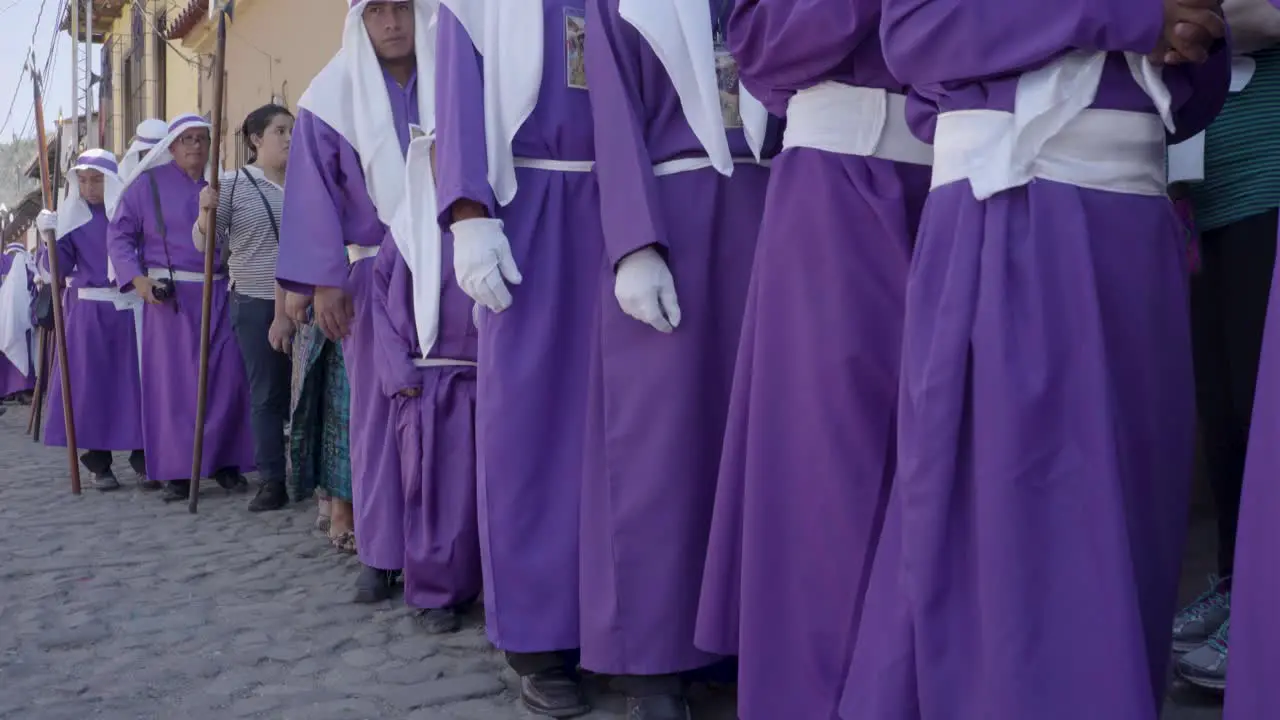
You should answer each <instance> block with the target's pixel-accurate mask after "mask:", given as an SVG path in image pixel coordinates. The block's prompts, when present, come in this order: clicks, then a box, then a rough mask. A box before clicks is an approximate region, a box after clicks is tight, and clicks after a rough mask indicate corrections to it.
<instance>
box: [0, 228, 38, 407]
mask: <svg viewBox="0 0 1280 720" xmlns="http://www.w3.org/2000/svg"><path fill="white" fill-rule="evenodd" d="M13 258H14V256H13V255H10V254H8V253H4V254H3V255H0V282H3V281H4V279H5V277H6V276H8V274H9V270H10V269H11V268H12V267H13ZM27 287H28V288H30V287H32V285H31V273H30V272H29V271H28V272H27ZM27 337H28V338H30V337H31V333H30V332H29V333H27ZM27 345H28V347H31V345H32V343H30V342H28V343H27ZM35 361H36V358H35V354H34V352H33V353H32V355H31V357H30V358H29V359H28V363H27V364H28V370H27V374H26V375H23V374H22V371H21V370H19V369H18V366H17V365H14V364H13V363H12V362H11V361H10V360H9V358H8V357H7V356H5V355H0V398H6V397H9V396H10V395H15V394H17V393H20V392H29V391H31V390H33V389H35V386H36V373H35Z"/></svg>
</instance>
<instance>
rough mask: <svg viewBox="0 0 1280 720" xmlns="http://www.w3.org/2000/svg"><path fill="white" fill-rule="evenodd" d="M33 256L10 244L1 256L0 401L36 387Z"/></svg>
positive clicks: (23, 393) (19, 244)
mask: <svg viewBox="0 0 1280 720" xmlns="http://www.w3.org/2000/svg"><path fill="white" fill-rule="evenodd" d="M29 258H30V254H29V253H28V252H27V248H26V246H24V245H23V244H22V243H10V244H9V245H6V246H5V248H4V253H3V254H0V283H2V284H0V399H5V398H9V397H12V396H15V395H18V396H25V395H26V394H27V393H30V392H31V391H32V390H33V389H35V386H36V373H35V361H36V358H35V357H34V356H33V355H32V353H31V335H32V332H31V301H32V296H33V294H34V293H33V291H34V287H33V285H32V280H33V273H32V271H31V267H30V260H29Z"/></svg>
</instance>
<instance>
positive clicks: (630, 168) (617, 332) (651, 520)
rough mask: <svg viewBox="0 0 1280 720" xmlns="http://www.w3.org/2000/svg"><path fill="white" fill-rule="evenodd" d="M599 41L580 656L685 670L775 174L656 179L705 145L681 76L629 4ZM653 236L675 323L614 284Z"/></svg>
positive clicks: (612, 5) (735, 137) (594, 52)
mask: <svg viewBox="0 0 1280 720" xmlns="http://www.w3.org/2000/svg"><path fill="white" fill-rule="evenodd" d="M719 7H727V5H725V4H724V3H721V2H718V0H716V1H713V2H710V3H709V9H708V12H712V10H711V8H719ZM587 37H588V40H587V44H586V46H587V50H586V56H587V80H588V83H589V84H590V86H591V100H592V112H593V115H594V118H595V129H596V156H597V160H598V165H597V174H598V175H599V178H600V200H601V216H602V218H603V222H604V228H605V239H606V244H605V247H606V253H607V255H608V260H609V262H608V266H607V267H605V268H604V269H603V270H604V271H603V273H602V274H603V276H602V277H601V280H600V293H601V301H602V307H601V310H600V315H599V318H600V319H599V345H598V349H597V354H596V357H595V362H594V365H593V367H592V393H591V416H590V423H589V424H588V430H589V432H588V436H587V472H586V476H585V478H584V482H583V498H582V581H581V582H582V628H583V629H582V633H583V637H582V665H583V667H585V668H587V669H589V670H593V671H596V672H603V673H613V674H620V675H655V674H663V673H673V672H680V671H684V670H691V669H694V668H697V667H700V666H703V665H707V664H709V663H710V662H713V661H714V660H715V659H716V656H715V655H714V654H711V653H706V652H703V651H702V650H699V649H698V648H696V647H694V624H695V620H696V617H697V614H698V595H699V590H700V587H701V585H702V571H703V565H704V560H705V558H706V549H707V542H708V535H709V532H710V526H711V514H712V507H713V503H714V499H715V487H716V475H717V472H718V468H719V459H720V449H721V443H722V441H723V436H724V431H725V421H726V415H727V413H728V408H729V390H730V384H731V381H732V378H733V361H734V356H735V353H736V351H737V347H738V334H739V328H740V327H741V322H742V315H743V308H744V305H745V302H746V297H747V285H748V282H749V279H750V272H751V263H752V258H753V257H754V253H755V246H756V236H757V234H758V232H759V228H760V220H761V214H762V212H763V208H764V201H765V191H766V188H767V185H768V181H769V171H768V170H767V169H765V168H763V167H759V166H757V165H749V164H740V165H737V166H736V167H735V168H734V173H733V177H732V178H726V177H724V176H722V175H720V174H719V173H717V172H716V171H715V170H713V169H710V168H707V169H703V170H695V171H693V172H686V173H679V174H675V175H669V176H666V177H662V178H657V177H655V174H654V170H653V166H654V165H655V164H658V163H661V162H665V161H668V160H671V159H674V158H680V157H693V156H703V157H705V155H706V153H705V151H704V150H703V148H702V146H701V144H700V143H699V142H698V141H697V139H696V138H695V137H694V135H693V131H692V130H691V129H690V128H689V125H688V123H687V122H686V121H685V119H684V114H683V112H682V110H681V106H680V100H679V98H678V97H677V95H676V92H675V88H674V87H673V86H672V84H671V81H670V79H669V78H668V76H667V73H666V70H665V69H664V68H663V67H662V63H661V62H660V61H659V60H658V57H657V55H655V54H654V52H653V50H652V49H651V48H650V46H649V44H648V43H647V42H646V41H645V40H644V39H643V38H641V37H640V34H639V33H638V32H637V31H636V30H635V28H634V27H632V26H631V25H630V24H629V23H627V22H626V21H624V20H623V19H622V18H621V17H620V16H619V15H618V0H589V2H588V9H587ZM728 138H729V149H730V151H731V152H732V153H733V156H734V157H736V158H750V157H751V150H750V149H749V147H748V145H747V142H746V138H745V136H744V134H743V132H742V130H740V129H731V130H729V131H728ZM654 245H657V246H660V247H661V248H662V249H663V251H664V252H665V254H666V257H667V262H668V264H669V266H670V268H671V272H672V274H673V276H674V277H675V286H676V293H677V294H678V296H679V301H680V308H681V311H682V314H683V319H682V321H681V325H680V327H679V329H677V330H676V331H675V332H674V333H673V334H670V335H665V334H662V333H659V332H657V331H656V330H654V329H652V328H650V327H649V326H647V325H644V324H642V323H640V322H638V321H636V320H634V319H632V318H630V317H629V316H627V315H626V314H624V313H623V312H622V309H621V308H620V307H619V306H618V302H617V300H616V299H615V298H614V293H613V271H612V270H613V268H614V267H616V265H617V263H618V262H620V261H621V260H622V259H623V258H624V257H626V256H627V255H628V254H630V253H632V252H634V251H636V250H639V249H641V248H645V247H648V246H654ZM719 649H720V648H717V650H719Z"/></svg>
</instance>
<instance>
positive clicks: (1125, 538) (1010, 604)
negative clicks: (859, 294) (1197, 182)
mask: <svg viewBox="0 0 1280 720" xmlns="http://www.w3.org/2000/svg"><path fill="white" fill-rule="evenodd" d="M882 12H883V17H882V20H881V28H880V37H881V39H882V42H883V43H884V54H885V59H886V60H887V63H888V67H889V70H890V71H891V72H892V73H893V74H894V76H895V77H897V78H898V80H899V81H901V82H904V83H907V84H909V85H910V87H911V88H912V93H913V96H912V98H911V99H912V103H913V104H912V105H910V106H909V111H908V113H909V114H908V116H909V118H910V119H911V121H912V127H913V130H914V131H915V132H916V135H917V136H919V137H920V138H921V139H922V140H928V141H932V143H933V150H934V166H933V180H932V186H933V187H932V190H931V192H930V194H929V198H928V201H927V203H926V205H925V209H924V213H923V216H922V219H921V224H920V230H919V233H918V235H917V238H916V246H915V255H914V258H913V264H912V266H911V272H910V278H909V282H908V285H907V301H906V319H905V323H904V326H903V337H904V343H903V361H902V380H901V390H900V401H899V422H898V468H897V474H896V476H895V478H894V485H893V488H892V491H891V497H890V500H889V505H888V508H887V511H886V518H885V527H884V531H883V533H882V535H881V538H880V544H879V548H878V551H877V556H876V559H875V563H874V566H873V569H872V575H871V579H870V585H869V589H868V592H867V595H866V600H865V604H864V607H863V613H862V617H861V622H860V628H859V631H858V636H857V643H856V646H855V648H854V649H853V656H852V660H851V663H850V667H849V671H848V674H847V683H846V688H845V696H844V698H843V701H842V706H841V713H842V715H841V716H842V717H843V718H844V719H845V720H940V719H945V720H1026V719H1027V718H1035V719H1036V720H1079V719H1080V718H1089V720H1155V718H1157V717H1158V715H1159V710H1160V706H1161V704H1162V703H1161V700H1162V697H1163V690H1164V683H1165V679H1166V674H1167V672H1168V666H1169V641H1170V628H1171V622H1170V621H1171V619H1172V616H1173V612H1174V609H1175V608H1174V603H1175V600H1176V595H1177V588H1178V580H1179V571H1180V567H1181V560H1182V550H1183V540H1184V535H1185V529H1186V520H1187V517H1186V513H1187V497H1188V494H1189V483H1190V480H1191V465H1192V463H1191V454H1192V451H1193V450H1192V448H1193V444H1194V434H1195V433H1194V430H1195V428H1194V407H1193V402H1194V400H1193V397H1192V393H1193V383H1192V377H1191V350H1190V337H1189V323H1188V318H1187V272H1186V264H1185V245H1184V241H1183V238H1184V234H1183V232H1182V229H1181V227H1180V224H1179V222H1178V221H1177V218H1176V216H1175V214H1174V212H1173V211H1172V206H1171V203H1170V201H1169V198H1168V195H1167V189H1166V182H1167V177H1166V172H1165V162H1164V158H1165V147H1166V142H1167V141H1169V140H1173V141H1177V140H1179V139H1181V138H1184V137H1187V136H1189V135H1192V134H1194V133H1197V132H1199V131H1200V130H1202V129H1203V128H1204V127H1205V126H1206V125H1207V124H1208V122H1209V121H1210V120H1211V119H1212V118H1213V116H1214V115H1215V114H1216V113H1217V112H1218V110H1219V108H1221V106H1222V103H1223V101H1224V99H1225V97H1226V92H1227V88H1228V84H1229V60H1230V57H1229V53H1228V51H1227V49H1226V44H1225V43H1223V42H1220V41H1217V40H1218V39H1219V38H1221V37H1222V36H1223V34H1224V32H1225V29H1224V27H1223V24H1222V19H1221V15H1220V8H1219V7H1218V2H1217V0H1168V2H1166V3H1164V9H1163V11H1157V10H1156V9H1155V8H1154V6H1152V5H1135V4H1131V3H1111V2H1107V3H1086V2H1082V1H1081V2H1074V1H1073V2H1065V3H1054V4H1050V5H1042V4H1034V3H1032V4H1028V3H1021V2H1008V1H1007V0H932V1H931V2H923V3H922V2H920V0H888V1H887V2H885V3H884V4H883V8H882ZM1162 64H1169V66H1168V67H1162Z"/></svg>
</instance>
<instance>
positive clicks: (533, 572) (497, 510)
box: [436, 0, 604, 652]
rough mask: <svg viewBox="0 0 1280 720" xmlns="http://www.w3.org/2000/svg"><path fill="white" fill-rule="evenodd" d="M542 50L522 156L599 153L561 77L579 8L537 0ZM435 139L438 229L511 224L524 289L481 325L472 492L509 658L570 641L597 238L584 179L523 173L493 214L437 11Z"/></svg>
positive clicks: (473, 79) (466, 92) (468, 97)
mask: <svg viewBox="0 0 1280 720" xmlns="http://www.w3.org/2000/svg"><path fill="white" fill-rule="evenodd" d="M543 6H544V13H543V17H544V18H545V23H546V25H545V27H546V42H545V43H544V48H545V49H544V52H545V53H546V54H545V57H544V61H543V70H542V86H541V91H540V94H539V97H538V103H537V107H536V108H534V111H533V113H532V115H531V116H530V117H529V119H528V120H527V121H525V123H524V125H523V127H521V129H520V131H519V132H518V133H516V137H515V140H514V142H513V152H514V154H515V156H516V157H518V158H538V159H548V160H565V161H583V160H591V159H592V157H593V148H592V133H591V108H590V104H589V103H588V98H587V92H586V91H584V90H579V89H574V88H572V87H569V84H568V82H567V77H566V58H565V52H566V51H565V47H566V38H565V33H566V30H565V27H566V24H567V21H566V13H570V14H573V15H574V16H576V17H578V18H581V17H582V13H583V0H544V2H543ZM437 42H438V43H439V45H438V46H437V52H436V57H437V65H436V83H437V84H436V113H437V118H436V137H437V143H438V144H437V153H438V155H437V157H436V160H437V163H438V175H439V177H438V180H439V186H438V197H439V206H440V208H441V224H442V225H443V226H444V227H445V228H446V229H447V227H448V226H449V224H450V221H449V208H450V207H451V206H452V205H453V204H454V203H455V202H456V201H458V200H459V199H464V198H465V199H469V200H473V201H475V202H480V203H483V204H484V205H486V206H487V207H488V208H489V212H490V213H491V214H492V215H494V216H495V217H498V218H501V219H502V220H503V222H504V223H505V225H506V234H507V237H508V239H509V240H510V242H511V250H512V253H513V254H514V256H515V261H516V264H517V265H518V266H519V268H520V272H521V274H522V275H523V276H524V282H523V283H521V284H520V285H518V286H515V287H512V288H511V293H512V296H513V297H514V299H515V302H514V304H513V305H512V306H511V307H510V308H508V309H507V310H505V311H503V312H502V313H500V314H493V313H487V312H486V313H484V314H483V315H482V317H481V319H480V337H479V355H480V363H481V364H480V377H481V378H483V379H482V380H481V382H480V386H479V388H478V392H477V396H476V448H477V456H478V458H477V462H478V467H477V493H478V495H479V514H480V544H481V545H480V547H481V552H482V556H481V557H482V559H483V562H484V591H485V597H484V605H485V621H486V627H487V630H488V633H489V639H490V640H492V641H493V644H494V645H496V646H498V647H499V648H501V649H503V650H508V651H512V652H546V651H552V650H567V649H572V648H576V647H578V499H579V494H580V491H581V486H582V456H583V445H582V438H583V436H584V432H585V412H586V394H587V383H586V376H587V368H588V361H589V357H590V348H591V324H592V319H593V318H594V317H595V312H596V303H597V302H598V297H599V290H600V286H599V283H600V267H601V266H600V263H601V253H602V248H603V246H604V240H603V238H602V237H601V232H600V204H599V199H598V196H597V193H596V182H595V178H594V176H592V175H591V174H590V173H569V172H552V171H547V170H536V169H531V168H517V169H516V179H517V182H518V183H519V191H518V192H517V193H516V196H515V198H514V199H513V200H512V201H511V203H510V204H508V205H507V206H506V207H502V208H496V207H494V204H495V203H494V200H493V192H492V190H491V189H490V187H489V183H488V181H487V180H486V174H487V165H486V160H485V139H484V132H485V130H484V97H483V93H484V83H483V78H482V74H481V72H482V65H481V59H480V57H479V56H478V55H477V53H476V50H475V47H474V46H473V45H472V43H471V39H470V38H469V37H468V36H467V34H466V31H465V30H464V29H463V28H462V26H461V24H460V23H459V22H458V20H457V18H456V17H454V16H453V14H452V13H450V12H449V11H448V10H447V9H444V8H441V10H440V26H439V36H438V40H437Z"/></svg>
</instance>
